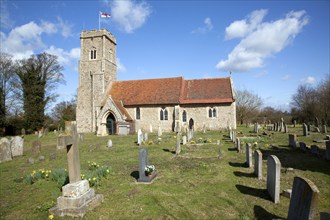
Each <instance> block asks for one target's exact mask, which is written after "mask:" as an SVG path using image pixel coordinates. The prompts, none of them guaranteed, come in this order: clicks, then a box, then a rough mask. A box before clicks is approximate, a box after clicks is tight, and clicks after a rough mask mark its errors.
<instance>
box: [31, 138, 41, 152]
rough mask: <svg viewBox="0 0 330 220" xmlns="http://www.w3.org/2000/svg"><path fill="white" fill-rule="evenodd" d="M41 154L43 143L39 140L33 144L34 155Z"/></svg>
mask: <svg viewBox="0 0 330 220" xmlns="http://www.w3.org/2000/svg"><path fill="white" fill-rule="evenodd" d="M40 152H41V142H40V141H39V140H36V141H33V142H32V154H39V153H40Z"/></svg>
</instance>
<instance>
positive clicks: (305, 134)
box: [303, 123, 308, 136]
mask: <svg viewBox="0 0 330 220" xmlns="http://www.w3.org/2000/svg"><path fill="white" fill-rule="evenodd" d="M303 135H304V136H308V129H307V125H306V124H305V123H304V124H303Z"/></svg>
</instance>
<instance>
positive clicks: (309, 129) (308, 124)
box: [307, 122, 311, 131]
mask: <svg viewBox="0 0 330 220" xmlns="http://www.w3.org/2000/svg"><path fill="white" fill-rule="evenodd" d="M307 131H311V123H309V122H308V123H307Z"/></svg>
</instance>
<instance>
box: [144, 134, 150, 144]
mask: <svg viewBox="0 0 330 220" xmlns="http://www.w3.org/2000/svg"><path fill="white" fill-rule="evenodd" d="M148 139H149V138H148V133H147V132H146V133H144V141H145V142H147V141H148Z"/></svg>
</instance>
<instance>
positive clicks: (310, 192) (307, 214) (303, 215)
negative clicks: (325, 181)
mask: <svg viewBox="0 0 330 220" xmlns="http://www.w3.org/2000/svg"><path fill="white" fill-rule="evenodd" d="M319 193H320V192H319V190H318V188H317V187H316V185H315V184H314V183H313V182H312V181H310V180H309V179H306V178H302V177H297V176H296V177H295V178H294V180H293V187H292V195H291V199H290V206H289V212H288V218H287V219H288V220H295V219H299V220H308V219H316V215H317V211H318V210H317V206H318V202H319Z"/></svg>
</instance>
